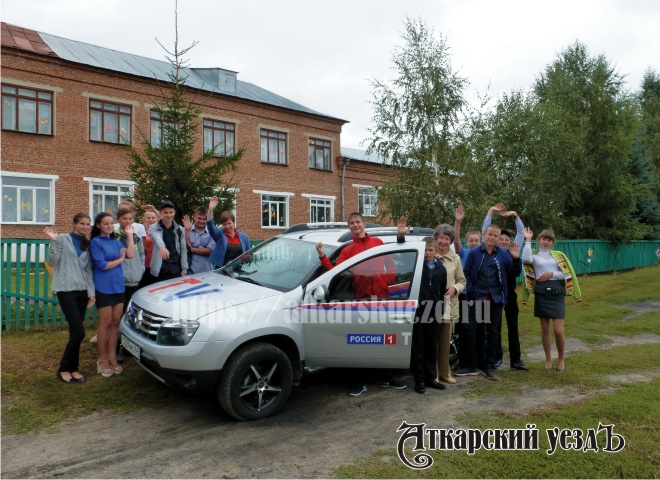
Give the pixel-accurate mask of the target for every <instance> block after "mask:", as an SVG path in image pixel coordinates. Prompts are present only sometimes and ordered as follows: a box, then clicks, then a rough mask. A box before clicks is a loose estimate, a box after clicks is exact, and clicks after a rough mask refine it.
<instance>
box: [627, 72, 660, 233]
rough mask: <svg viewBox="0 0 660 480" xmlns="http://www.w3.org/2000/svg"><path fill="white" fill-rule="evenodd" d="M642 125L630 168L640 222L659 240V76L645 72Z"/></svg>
mask: <svg viewBox="0 0 660 480" xmlns="http://www.w3.org/2000/svg"><path fill="white" fill-rule="evenodd" d="M639 103H640V111H641V125H640V127H641V128H640V132H639V136H638V137H637V141H636V144H635V148H634V150H633V155H632V161H631V165H630V171H631V173H632V174H633V176H634V177H635V180H636V182H637V192H638V200H637V207H638V214H637V217H638V218H639V220H640V222H642V223H643V224H645V225H647V226H648V227H649V228H650V229H651V230H650V231H649V232H648V233H647V234H646V236H645V238H646V239H648V240H657V239H660V76H658V74H657V73H655V72H654V71H652V70H648V71H647V72H646V73H645V74H644V78H643V80H642V89H641V92H640V94H639Z"/></svg>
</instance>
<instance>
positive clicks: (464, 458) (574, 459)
mask: <svg viewBox="0 0 660 480" xmlns="http://www.w3.org/2000/svg"><path fill="white" fill-rule="evenodd" d="M579 280H580V286H581V288H582V292H583V297H584V298H585V300H584V301H583V302H580V303H577V302H575V301H574V300H572V299H571V298H569V299H567V304H566V305H567V313H566V325H565V329H566V335H567V337H572V338H578V339H580V340H582V341H583V342H584V343H585V344H586V345H588V346H590V347H593V349H592V350H590V351H588V352H581V353H576V354H572V355H570V356H569V357H568V358H567V362H566V363H567V371H566V372H565V373H564V374H562V375H561V376H558V375H548V374H547V372H544V371H543V366H544V362H537V363H529V362H528V364H529V365H530V367H532V370H531V371H530V372H529V374H525V375H524V376H521V374H520V372H512V371H507V370H501V371H499V372H498V376H499V377H500V378H501V379H502V381H499V382H473V383H472V384H471V385H470V390H469V391H468V392H467V394H468V395H470V396H473V397H478V398H479V399H483V401H484V402H488V399H489V398H495V397H505V398H507V397H510V398H515V397H516V396H519V395H523V394H524V392H525V391H529V390H530V389H531V390H543V389H552V388H557V387H566V388H573V389H575V390H579V391H582V392H584V393H585V394H588V395H585V400H584V401H582V402H579V403H568V404H567V405H566V406H564V407H560V408H547V409H537V410H533V411H531V412H529V413H527V414H525V415H517V414H516V413H515V412H513V413H512V412H507V411H500V412H494V413H488V414H472V413H469V412H466V413H464V414H462V415H461V416H459V419H458V420H459V421H458V425H461V426H463V427H467V428H476V429H480V430H481V431H484V430H485V429H507V428H513V429H524V428H525V426H526V425H527V424H528V423H532V424H535V425H536V428H537V429H538V430H539V450H537V451H494V450H489V451H486V450H480V451H477V452H476V453H475V454H474V455H468V454H467V453H466V452H465V451H431V450H430V451H429V452H428V453H430V454H431V456H432V457H433V459H434V464H433V466H432V467H430V468H428V469H426V470H412V469H409V468H407V467H406V466H405V465H404V464H403V463H402V462H401V461H400V460H399V459H398V457H397V453H396V450H395V449H394V448H393V449H391V450H382V451H379V452H377V453H375V454H373V455H371V456H369V457H367V458H365V459H362V460H360V461H358V462H357V463H355V464H350V465H343V466H341V467H339V468H337V469H336V474H337V476H338V477H339V478H412V477H420V478H484V477H485V478H660V450H659V448H658V446H659V445H660V429H659V428H658V424H659V423H660V344H658V343H649V344H644V345H622V346H617V347H613V348H606V349H604V348H599V347H608V346H609V345H608V344H611V342H612V340H611V339H610V338H608V337H609V336H621V337H632V336H636V335H641V334H655V335H658V334H660V310H655V311H651V312H648V313H646V314H643V315H640V316H637V317H635V318H632V319H630V320H626V321H622V319H623V318H624V317H625V316H626V315H628V314H630V313H632V312H634V311H635V310H634V309H632V308H627V307H620V306H617V305H619V304H622V303H633V302H641V301H645V300H656V301H657V300H660V294H658V292H660V271H659V269H658V268H657V267H651V268H645V269H640V270H635V271H629V272H624V273H619V274H617V275H611V274H604V275H590V276H582V277H580V279H579ZM530 300H531V299H530ZM533 311H534V307H533V303H532V302H531V301H530V304H529V305H527V306H523V305H522V304H521V306H520V337H521V343H522V350H523V352H525V351H526V350H527V349H529V348H531V347H536V346H538V345H540V342H541V337H540V326H539V324H538V320H537V319H536V318H534V317H533ZM504 328H505V329H506V327H504ZM503 339H504V340H505V343H506V334H503ZM504 351H505V352H507V348H506V346H504ZM634 374H637V375H640V378H644V380H643V381H640V378H637V381H633V382H632V383H623V384H622V383H621V382H620V381H618V380H614V379H611V378H608V377H609V376H615V375H619V376H620V375H624V376H628V377H629V378H630V377H631V376H632V375H634ZM617 378H620V377H617ZM521 379H522V381H521ZM402 421H403V419H402ZM408 421H409V422H424V421H426V422H427V428H434V427H436V426H435V425H433V424H432V420H431V419H428V420H425V419H408ZM599 422H601V423H602V424H603V425H606V424H614V425H615V427H614V432H615V433H618V434H621V435H623V437H624V438H625V439H626V446H625V448H624V449H623V450H622V451H621V452H619V453H607V452H604V451H602V450H600V451H599V452H593V451H587V452H585V451H582V450H580V451H571V450H569V451H564V450H562V449H561V448H558V450H557V451H556V452H555V453H554V454H553V455H552V456H550V455H548V454H547V453H546V450H547V449H548V446H549V443H548V438H547V435H546V430H547V429H551V428H553V427H559V429H563V428H567V429H574V428H579V429H581V430H583V431H584V432H585V434H586V432H587V430H588V429H590V428H591V429H597V428H598V423H599ZM597 439H598V442H599V447H600V448H601V449H602V447H604V446H605V434H604V432H602V433H600V434H599V435H598V437H597ZM413 444H414V443H413V441H412V440H409V441H408V442H407V444H406V445H407V447H408V448H407V458H408V459H409V460H411V459H412V458H413V457H414V455H415V454H417V453H420V452H412V450H411V449H412V445H413ZM427 445H428V444H427Z"/></svg>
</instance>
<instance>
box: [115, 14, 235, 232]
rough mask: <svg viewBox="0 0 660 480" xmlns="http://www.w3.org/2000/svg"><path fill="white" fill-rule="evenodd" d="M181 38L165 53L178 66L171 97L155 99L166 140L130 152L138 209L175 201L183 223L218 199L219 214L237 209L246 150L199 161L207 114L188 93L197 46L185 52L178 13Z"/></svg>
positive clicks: (145, 141) (146, 138)
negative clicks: (236, 181) (190, 57)
mask: <svg viewBox="0 0 660 480" xmlns="http://www.w3.org/2000/svg"><path fill="white" fill-rule="evenodd" d="M175 32H176V35H175V42H174V51H173V52H169V51H167V49H165V48H164V47H163V48H164V49H165V51H166V52H167V54H168V55H167V59H168V61H169V62H170V63H171V65H172V70H171V72H170V73H168V76H169V78H170V83H169V91H167V90H163V91H162V93H161V95H160V96H159V97H157V98H153V99H152V103H153V106H152V107H151V109H152V111H153V113H155V114H156V115H157V116H158V117H159V118H160V120H161V132H162V134H161V135H160V136H159V137H156V138H154V140H155V141H154V142H152V137H151V135H144V134H143V135H142V136H141V138H140V141H139V144H140V146H141V147H142V152H140V151H139V150H138V149H136V148H134V147H132V146H130V147H129V149H128V157H129V163H128V167H127V168H128V172H129V175H130V178H131V180H133V181H134V182H135V183H136V184H137V188H136V192H135V198H136V200H137V201H138V203H139V204H141V205H145V204H152V205H156V206H158V204H159V203H160V202H161V201H162V200H163V199H168V200H171V201H173V202H174V204H175V205H176V212H177V220H179V221H180V220H181V217H182V216H183V215H192V213H193V211H194V209H195V208H196V207H198V206H200V205H205V204H206V203H208V199H209V198H210V197H212V196H213V195H218V196H219V197H222V199H223V205H220V207H222V208H217V209H216V212H218V213H219V212H221V211H222V210H224V209H228V208H230V207H231V204H232V203H233V187H234V185H232V183H231V177H229V178H228V174H229V173H230V172H231V171H232V170H234V169H235V168H236V163H237V162H238V160H239V159H240V158H241V156H242V155H243V150H242V149H240V150H238V151H236V152H232V153H229V154H227V155H225V156H216V152H215V149H212V150H208V151H203V152H202V153H201V155H196V153H195V147H196V145H197V143H198V137H199V135H198V133H199V130H200V120H199V119H200V115H201V113H202V110H201V108H200V107H199V106H198V104H197V103H196V100H197V99H196V98H191V96H190V94H189V92H188V91H187V89H186V77H187V75H186V73H185V68H186V66H187V65H186V63H187V61H186V60H184V59H183V56H184V55H186V54H187V53H188V52H189V51H190V49H191V48H193V47H194V46H195V45H196V43H193V44H192V45H191V46H190V47H187V48H185V49H183V50H179V35H178V27H177V22H176V13H175Z"/></svg>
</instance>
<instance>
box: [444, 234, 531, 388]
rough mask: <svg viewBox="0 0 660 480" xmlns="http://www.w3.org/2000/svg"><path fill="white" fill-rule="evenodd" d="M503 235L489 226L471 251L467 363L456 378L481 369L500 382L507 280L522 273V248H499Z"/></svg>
mask: <svg viewBox="0 0 660 480" xmlns="http://www.w3.org/2000/svg"><path fill="white" fill-rule="evenodd" d="M500 235H501V231H500V227H498V226H497V225H495V224H491V225H489V226H488V228H486V231H485V233H484V242H483V243H482V245H481V246H480V247H478V248H474V249H472V250H470V252H469V253H468V257H467V260H466V262H465V271H464V273H465V278H466V280H467V287H466V290H467V297H468V299H469V300H470V305H469V310H468V323H467V324H464V325H463V330H462V334H463V337H464V338H462V339H461V348H464V349H465V358H466V359H467V361H468V364H467V365H463V366H461V368H458V369H457V370H456V371H455V372H454V373H455V375H456V376H465V375H476V374H477V373H478V370H477V369H478V368H479V369H481V371H482V373H483V375H484V376H485V377H486V378H487V379H489V380H497V375H496V374H495V369H494V364H495V360H496V358H495V356H496V350H497V342H498V333H499V329H500V324H501V322H502V309H503V307H504V305H506V302H507V297H508V285H507V277H508V276H510V275H514V276H518V275H520V272H521V270H522V264H521V262H520V246H519V245H515V244H514V245H512V246H511V248H510V250H509V251H508V252H507V250H505V249H503V248H501V247H499V246H498V240H499V238H500ZM477 313H479V318H477Z"/></svg>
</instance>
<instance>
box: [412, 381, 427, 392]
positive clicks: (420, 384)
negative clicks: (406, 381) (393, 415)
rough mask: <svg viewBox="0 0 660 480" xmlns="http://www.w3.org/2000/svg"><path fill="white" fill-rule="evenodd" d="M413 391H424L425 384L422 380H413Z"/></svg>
mask: <svg viewBox="0 0 660 480" xmlns="http://www.w3.org/2000/svg"><path fill="white" fill-rule="evenodd" d="M415 391H416V392H417V393H424V392H426V385H424V382H415Z"/></svg>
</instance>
